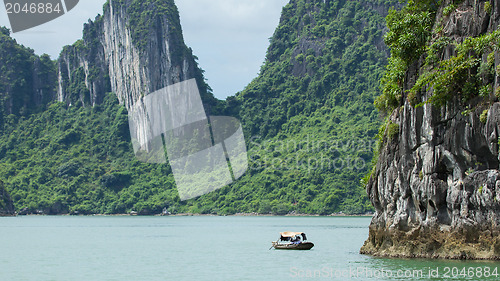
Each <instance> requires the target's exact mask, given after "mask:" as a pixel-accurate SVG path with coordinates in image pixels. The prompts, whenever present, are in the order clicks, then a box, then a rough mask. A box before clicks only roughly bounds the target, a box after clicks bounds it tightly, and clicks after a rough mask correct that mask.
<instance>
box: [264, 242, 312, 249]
mask: <svg viewBox="0 0 500 281" xmlns="http://www.w3.org/2000/svg"><path fill="white" fill-rule="evenodd" d="M273 247H274V248H275V249H276V250H310V249H311V248H312V247H314V243H312V242H302V243H300V244H278V243H273Z"/></svg>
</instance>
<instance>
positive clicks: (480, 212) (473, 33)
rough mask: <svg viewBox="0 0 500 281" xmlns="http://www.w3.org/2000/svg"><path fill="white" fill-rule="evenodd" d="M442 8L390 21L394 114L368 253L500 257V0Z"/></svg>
mask: <svg viewBox="0 0 500 281" xmlns="http://www.w3.org/2000/svg"><path fill="white" fill-rule="evenodd" d="M436 3H437V1H409V3H408V6H406V7H405V8H404V9H402V10H401V11H392V12H391V13H390V15H389V16H388V18H387V21H388V26H389V29H390V30H391V31H390V32H389V34H388V35H387V36H386V43H388V44H389V46H390V47H391V53H392V57H391V60H390V62H389V67H388V69H387V71H386V75H385V77H384V78H383V79H382V88H383V91H384V94H383V95H382V97H381V98H379V99H378V100H377V101H376V103H378V105H377V106H378V107H379V109H382V111H385V112H386V114H387V118H386V122H385V125H384V127H383V128H382V130H381V131H380V138H381V139H382V141H381V143H380V147H379V157H378V161H377V163H376V166H375V167H374V170H373V171H372V174H371V177H370V179H369V181H368V184H367V192H368V195H369V197H370V200H371V202H372V204H373V206H374V207H375V209H376V213H375V215H374V217H373V219H372V222H371V224H370V229H369V237H368V239H367V240H366V242H365V244H364V245H363V247H362V248H361V251H360V252H361V253H362V254H370V255H375V256H389V257H421V258H449V259H496V260H498V259H500V236H499V234H500V171H499V161H500V158H499V134H500V102H498V101H499V96H500V90H499V82H500V81H499V78H500V76H499V71H500V67H499V65H500V53H499V51H498V50H499V46H500V45H499V43H500V33H499V32H498V31H497V29H498V24H499V21H500V1H498V0H495V1H472V0H466V1H442V3H441V4H440V5H438V4H436ZM405 24H408V26H406V27H405ZM410 29H411V31H409V30H410ZM405 34H406V35H405ZM408 35H410V37H408ZM405 36H406V37H405ZM405 40H406V41H405Z"/></svg>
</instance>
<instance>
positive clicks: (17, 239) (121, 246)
mask: <svg viewBox="0 0 500 281" xmlns="http://www.w3.org/2000/svg"><path fill="white" fill-rule="evenodd" d="M369 223H370V218H367V217H100V216H96V217H67V216H64V217H45V216H29V217H16V218H0V280H209V281H212V280H487V279H491V280H500V272H498V270H500V263H498V262H460V261H433V260H401V259H381V258H372V257H369V256H364V255H360V254H359V253H358V252H359V248H360V247H361V246H362V245H363V242H364V240H365V239H366V238H367V237H368V225H369ZM286 230H289V231H304V232H306V233H307V236H308V239H309V240H310V241H312V242H314V244H315V247H314V248H313V249H312V250H310V251H277V250H269V247H270V245H271V241H272V240H276V238H278V236H279V232H280V231H286ZM464 269H465V270H466V271H467V273H466V271H464ZM487 272H489V273H490V274H489V275H490V278H484V273H486V275H488V273H487ZM495 272H497V275H496V276H495ZM446 273H448V275H445V274H446ZM481 273H482V274H481ZM398 274H399V275H400V276H397V275H398ZM465 274H468V275H467V276H465ZM480 274H481V276H478V275H480ZM431 275H432V276H436V278H431ZM464 276H465V277H464Z"/></svg>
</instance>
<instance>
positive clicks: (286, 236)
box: [280, 231, 307, 241]
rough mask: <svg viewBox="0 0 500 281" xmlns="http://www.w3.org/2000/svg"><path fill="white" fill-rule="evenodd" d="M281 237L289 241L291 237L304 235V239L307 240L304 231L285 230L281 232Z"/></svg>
mask: <svg viewBox="0 0 500 281" xmlns="http://www.w3.org/2000/svg"><path fill="white" fill-rule="evenodd" d="M280 235H281V237H280V239H281V240H283V241H289V240H290V239H291V238H294V237H296V236H299V235H300V236H302V239H303V240H307V238H306V234H305V233H304V232H292V231H285V232H280Z"/></svg>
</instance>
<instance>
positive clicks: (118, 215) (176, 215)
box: [5, 213, 373, 217]
mask: <svg viewBox="0 0 500 281" xmlns="http://www.w3.org/2000/svg"><path fill="white" fill-rule="evenodd" d="M24 216H54V217H58V216H74V217H94V216H100V217H372V216H373V214H371V213H366V214H356V215H346V214H330V215H318V214H286V215H273V214H258V213H236V214H233V215H217V214H193V213H179V214H156V215H138V214H133V213H130V214H90V215H72V214H57V215H46V214H26V215H24V214H23V215H19V214H14V215H11V216H5V217H24Z"/></svg>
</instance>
